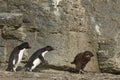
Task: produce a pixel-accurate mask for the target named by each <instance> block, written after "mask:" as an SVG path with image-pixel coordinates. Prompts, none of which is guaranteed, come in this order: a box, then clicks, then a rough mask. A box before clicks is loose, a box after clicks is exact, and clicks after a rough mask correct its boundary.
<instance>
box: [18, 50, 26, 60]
mask: <svg viewBox="0 0 120 80" xmlns="http://www.w3.org/2000/svg"><path fill="white" fill-rule="evenodd" d="M24 51H25V49H22V50H20V52H19V56H18V62H20V61H21V60H22V57H23V54H24Z"/></svg>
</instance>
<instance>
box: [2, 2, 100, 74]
mask: <svg viewBox="0 0 120 80" xmlns="http://www.w3.org/2000/svg"><path fill="white" fill-rule="evenodd" d="M7 9H8V11H7V12H9V14H10V16H12V15H13V14H12V13H22V14H23V20H22V18H18V17H17V19H18V21H17V20H15V21H17V22H19V21H20V23H22V22H21V20H22V21H23V24H22V25H21V26H19V28H17V29H15V28H14V25H15V23H12V24H13V28H12V26H7V30H9V31H8V32H5V31H7V30H6V29H5V30H4V28H5V27H4V26H3V28H1V36H2V35H3V34H2V33H4V34H5V33H6V36H7V35H8V34H11V35H12V36H14V37H17V39H14V38H13V39H12V40H11V39H5V38H3V37H1V38H0V39H1V40H2V39H3V45H6V46H5V47H4V48H5V49H6V55H7V57H8V56H9V54H10V52H11V50H12V49H13V48H14V47H15V46H17V45H19V44H20V43H21V42H20V41H19V39H21V40H23V41H27V42H29V43H30V45H32V49H30V50H29V51H28V52H27V53H28V54H27V58H29V57H30V56H31V54H33V53H34V52H35V51H36V50H37V49H39V48H42V47H44V46H46V45H51V46H53V47H54V48H55V49H56V50H54V51H52V52H50V53H48V54H47V55H45V56H46V59H47V60H48V61H49V64H53V65H58V66H61V65H63V66H64V65H68V66H72V67H74V65H71V64H70V62H71V61H72V60H73V59H74V57H75V56H76V54H77V53H79V52H83V51H85V50H90V51H92V52H93V53H94V55H95V56H94V57H93V58H92V60H91V62H90V63H89V64H88V65H87V67H86V69H85V70H87V71H94V72H98V71H99V67H98V60H97V55H96V51H97V47H96V44H95V43H94V41H92V40H93V39H92V37H91V36H90V35H89V30H88V24H87V16H86V14H85V9H84V7H83V6H82V3H81V0H77V1H70V0H60V1H57V0H49V1H48V0H34V1H33V0H8V1H7ZM3 17H4V16H3ZM5 18H6V16H5ZM11 19H12V20H14V17H13V18H11ZM0 21H2V20H0ZM11 28H12V29H11ZM6 42H7V44H5V43H6ZM8 43H9V45H8ZM4 54H5V53H4ZM6 60H7V58H6Z"/></svg>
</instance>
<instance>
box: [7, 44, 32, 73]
mask: <svg viewBox="0 0 120 80" xmlns="http://www.w3.org/2000/svg"><path fill="white" fill-rule="evenodd" d="M29 48H31V47H30V46H29V44H28V42H23V43H22V44H20V45H19V46H17V47H15V48H14V49H13V51H12V53H11V54H10V57H9V61H8V67H7V69H6V71H14V72H16V69H17V67H18V65H19V63H20V62H21V60H22V57H23V54H24V51H25V49H29Z"/></svg>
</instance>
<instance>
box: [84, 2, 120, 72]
mask: <svg viewBox="0 0 120 80" xmlns="http://www.w3.org/2000/svg"><path fill="white" fill-rule="evenodd" d="M119 3H120V1H119V0H116V1H113V0H93V1H92V0H82V5H83V6H84V8H85V9H86V14H87V15H88V24H89V29H90V32H91V35H92V36H93V38H94V39H95V41H97V43H98V53H97V54H98V60H99V66H100V69H101V71H102V72H111V73H119V72H120V65H119V63H120V56H119V55H120V27H119V24H120V22H119V20H120V16H119V11H120V10H119V7H120V6H119V5H118V4H119Z"/></svg>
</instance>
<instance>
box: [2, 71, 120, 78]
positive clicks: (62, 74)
mask: <svg viewBox="0 0 120 80" xmlns="http://www.w3.org/2000/svg"><path fill="white" fill-rule="evenodd" d="M0 79H1V80H119V79H120V76H119V75H112V74H105V73H86V74H74V73H68V72H63V71H55V70H48V71H42V72H40V73H39V72H17V73H13V72H3V71H0Z"/></svg>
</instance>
